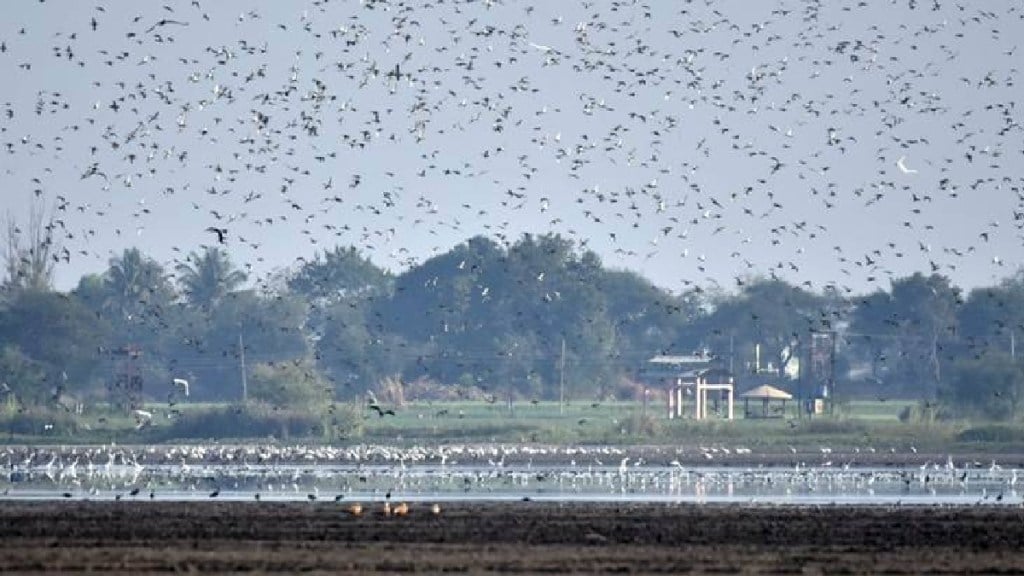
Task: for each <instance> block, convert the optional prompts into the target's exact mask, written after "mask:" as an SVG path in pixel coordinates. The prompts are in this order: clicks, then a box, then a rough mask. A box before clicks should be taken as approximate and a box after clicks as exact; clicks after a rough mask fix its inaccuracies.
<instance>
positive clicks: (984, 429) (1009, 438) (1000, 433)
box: [956, 424, 1024, 443]
mask: <svg viewBox="0 0 1024 576" xmlns="http://www.w3.org/2000/svg"><path fill="white" fill-rule="evenodd" d="M956 439H957V441H959V442H1018V443H1019V442H1024V428H1021V427H1020V426H1008V425H1005V424H988V425H984V426H975V427H972V428H968V429H966V430H964V431H962V432H960V433H959V434H957V435H956Z"/></svg>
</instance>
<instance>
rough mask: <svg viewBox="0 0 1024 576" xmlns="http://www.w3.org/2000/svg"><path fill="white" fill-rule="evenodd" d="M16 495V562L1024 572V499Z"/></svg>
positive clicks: (8, 555)
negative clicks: (801, 503) (389, 512)
mask: <svg viewBox="0 0 1024 576" xmlns="http://www.w3.org/2000/svg"><path fill="white" fill-rule="evenodd" d="M348 505H349V503H334V502H313V503H268V502H247V503H243V502H222V501H215V500H212V501H206V502H193V503H180V502H179V503H171V502H159V501H157V502H150V501H145V502H133V501H121V502H84V501H61V502H12V501H7V502H2V503H0V572H2V573H5V574H7V573H43V572H47V573H52V572H92V573H99V572H102V573H106V574H113V573H121V574H154V573H158V572H217V573H223V572H249V573H270V572H286V573H296V572H307V573H316V572H323V573H373V572H376V573H396V572H425V573H438V572H471V573H477V572H512V573H516V572H519V573H538V572H570V571H575V572H582V573H598V572H628V573H656V572H660V573H673V574H681V573H780V572H788V573H872V574H878V573H890V574H921V573H926V572H928V573H941V574H945V573H956V574H964V573H985V574H992V573H1004V574H1005V573H1024V509H1021V508H1018V507H1013V508H1010V507H995V506H979V507H972V508H964V507H959V508H957V507H927V508H910V507H902V508H885V507H840V506H836V507H769V506H757V507H755V506H738V505H665V504H557V503H540V502H504V503H460V504H455V503H451V504H442V506H443V508H442V509H441V511H440V514H437V515H435V514H433V513H432V512H431V510H430V506H429V505H427V504H417V505H415V506H412V507H411V508H410V512H409V514H408V515H406V516H402V517H397V516H385V515H384V514H383V513H382V510H381V507H380V505H379V504H374V505H370V504H366V507H365V510H364V512H363V514H362V515H361V516H358V517H356V516H352V515H351V514H349V513H347V512H345V508H346V507H347V506H348Z"/></svg>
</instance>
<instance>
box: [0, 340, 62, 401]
mask: <svg viewBox="0 0 1024 576" xmlns="http://www.w3.org/2000/svg"><path fill="white" fill-rule="evenodd" d="M0 375H2V376H0V378H2V380H0V397H3V396H4V395H5V394H7V393H13V394H14V396H15V398H17V401H18V402H20V403H21V404H28V405H39V404H45V403H46V401H47V400H48V399H49V397H50V392H49V387H48V386H47V385H46V369H45V367H44V366H42V365H41V364H39V363H38V362H35V361H34V360H32V359H31V358H29V357H28V356H26V355H25V354H24V353H23V352H22V351H21V350H20V349H19V348H18V347H17V346H14V345H11V344H8V345H6V346H4V347H3V350H0Z"/></svg>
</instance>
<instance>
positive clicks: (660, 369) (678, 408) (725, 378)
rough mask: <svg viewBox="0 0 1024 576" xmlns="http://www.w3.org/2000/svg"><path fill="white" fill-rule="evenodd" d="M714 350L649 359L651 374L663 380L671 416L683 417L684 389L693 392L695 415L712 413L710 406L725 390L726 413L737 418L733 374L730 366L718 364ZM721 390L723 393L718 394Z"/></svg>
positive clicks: (700, 418)
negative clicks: (735, 414) (725, 367)
mask: <svg viewBox="0 0 1024 576" xmlns="http://www.w3.org/2000/svg"><path fill="white" fill-rule="evenodd" d="M714 364H715V358H714V356H711V355H710V354H706V353H704V354H692V355H683V356H655V357H653V358H651V359H649V360H648V361H647V367H646V369H645V372H646V374H647V375H648V376H649V377H654V378H656V379H657V380H659V381H661V382H663V383H664V384H663V385H664V386H665V387H666V392H667V396H668V398H667V400H668V402H667V404H668V417H669V419H674V418H682V417H683V414H684V412H683V398H684V390H685V392H686V394H685V395H686V396H693V398H694V403H693V404H694V405H693V412H692V414H693V418H694V419H697V420H703V419H705V418H707V417H708V406H709V405H710V404H712V401H715V400H716V399H717V398H720V397H721V394H722V393H723V392H724V393H725V395H726V399H727V404H726V417H727V418H728V419H729V420H732V419H733V416H734V413H733V404H734V400H733V392H734V387H733V377H732V374H730V373H729V371H728V370H724V369H721V368H716V367H715V366H714ZM715 394H718V395H719V396H717V397H716V396H715Z"/></svg>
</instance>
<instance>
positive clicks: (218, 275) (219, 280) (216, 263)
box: [177, 246, 247, 310]
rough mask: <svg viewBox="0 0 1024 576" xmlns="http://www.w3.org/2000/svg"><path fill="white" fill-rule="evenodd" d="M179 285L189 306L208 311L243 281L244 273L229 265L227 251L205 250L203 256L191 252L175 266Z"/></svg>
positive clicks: (217, 249) (213, 248)
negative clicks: (190, 304)
mask: <svg viewBox="0 0 1024 576" xmlns="http://www.w3.org/2000/svg"><path fill="white" fill-rule="evenodd" d="M177 271H178V274H179V276H178V282H179V283H180V284H181V287H182V290H183V291H184V292H185V296H186V297H187V298H188V301H189V302H191V303H192V304H194V305H196V306H199V307H201V308H204V309H207V310H209V309H210V308H212V307H213V306H215V305H216V304H217V303H218V302H220V300H221V299H222V298H223V297H224V296H226V295H227V294H229V293H231V292H233V291H234V290H235V289H237V288H238V287H239V286H241V285H242V283H243V282H245V280H246V278H247V276H246V274H245V272H242V271H241V270H238V269H236V268H235V267H234V265H233V264H232V263H231V259H230V258H228V254H227V252H225V251H224V250H222V249H220V248H215V247H209V246H208V247H207V248H206V250H205V252H203V254H202V255H199V254H197V253H196V252H191V253H190V254H189V255H188V258H187V259H186V263H182V264H179V265H178V267H177Z"/></svg>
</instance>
